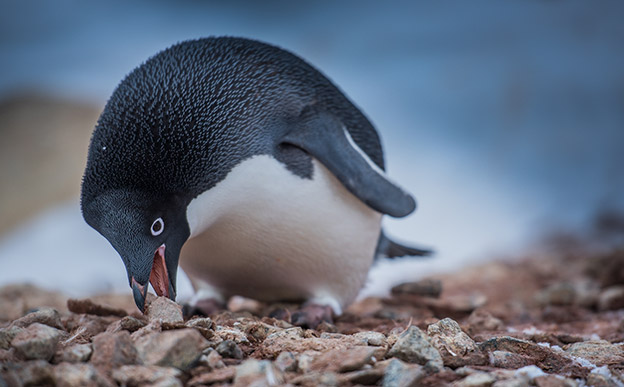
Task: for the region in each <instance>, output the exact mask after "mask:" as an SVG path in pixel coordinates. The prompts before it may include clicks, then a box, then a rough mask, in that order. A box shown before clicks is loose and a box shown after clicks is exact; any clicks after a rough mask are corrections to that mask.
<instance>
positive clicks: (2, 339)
mask: <svg viewBox="0 0 624 387" xmlns="http://www.w3.org/2000/svg"><path fill="white" fill-rule="evenodd" d="M23 330H24V328H20V327H16V326H9V327H8V328H0V349H9V348H11V341H13V339H14V338H15V336H17V334H18V333H20V332H22V331H23Z"/></svg>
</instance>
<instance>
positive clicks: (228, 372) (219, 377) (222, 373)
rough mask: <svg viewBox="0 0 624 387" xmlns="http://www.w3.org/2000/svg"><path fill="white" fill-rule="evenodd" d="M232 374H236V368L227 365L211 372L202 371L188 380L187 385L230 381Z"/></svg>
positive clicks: (232, 377) (193, 386)
mask: <svg viewBox="0 0 624 387" xmlns="http://www.w3.org/2000/svg"><path fill="white" fill-rule="evenodd" d="M234 375H236V368H234V367H227V368H221V369H217V370H214V371H212V372H208V373H204V374H201V375H198V376H195V377H194V378H192V379H191V380H189V381H188V383H187V386H189V387H196V386H205V385H210V384H217V383H231V382H232V380H233V379H234Z"/></svg>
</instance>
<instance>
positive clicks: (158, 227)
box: [152, 218, 165, 236]
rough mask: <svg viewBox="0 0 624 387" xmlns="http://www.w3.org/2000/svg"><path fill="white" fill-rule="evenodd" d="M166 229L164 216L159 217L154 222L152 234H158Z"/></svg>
mask: <svg viewBox="0 0 624 387" xmlns="http://www.w3.org/2000/svg"><path fill="white" fill-rule="evenodd" d="M164 229H165V222H163V220H162V218H158V219H156V220H155V221H154V223H152V235H153V236H158V235H160V234H162V232H163V230H164Z"/></svg>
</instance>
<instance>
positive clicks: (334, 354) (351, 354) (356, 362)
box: [310, 347, 385, 372]
mask: <svg viewBox="0 0 624 387" xmlns="http://www.w3.org/2000/svg"><path fill="white" fill-rule="evenodd" d="M384 354H385V350H383V348H375V347H354V348H351V349H333V350H329V351H327V352H324V353H322V354H321V355H320V356H318V357H317V358H316V359H314V360H313V361H312V364H311V367H310V369H312V370H323V371H325V370H326V371H332V372H349V371H356V370H359V369H361V368H362V367H364V365H366V364H371V363H374V362H375V361H376V360H377V359H379V358H382V357H383V356H384Z"/></svg>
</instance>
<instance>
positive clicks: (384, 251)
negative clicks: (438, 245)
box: [375, 231, 433, 259]
mask: <svg viewBox="0 0 624 387" xmlns="http://www.w3.org/2000/svg"><path fill="white" fill-rule="evenodd" d="M432 254H433V250H431V249H424V248H420V247H413V246H405V245H403V244H400V243H397V242H395V241H393V240H391V239H389V238H388V237H387V236H386V235H385V234H384V232H383V231H382V232H381V234H380V235H379V242H377V252H376V254H375V259H379V258H381V257H385V258H397V257H406V256H410V257H428V256H430V255H432Z"/></svg>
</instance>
